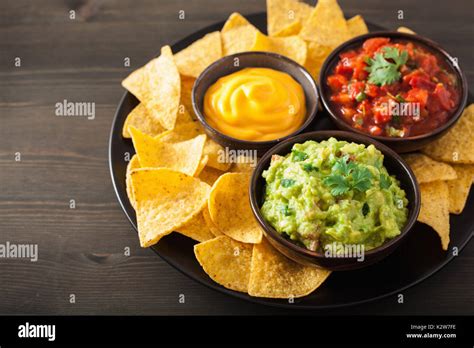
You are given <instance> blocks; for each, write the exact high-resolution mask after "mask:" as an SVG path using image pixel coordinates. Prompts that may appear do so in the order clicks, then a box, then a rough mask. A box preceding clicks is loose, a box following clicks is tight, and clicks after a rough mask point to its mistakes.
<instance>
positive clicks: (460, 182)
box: [447, 164, 474, 214]
mask: <svg viewBox="0 0 474 348" xmlns="http://www.w3.org/2000/svg"><path fill="white" fill-rule="evenodd" d="M453 167H454V170H455V171H456V174H457V179H456V180H451V181H448V182H447V184H448V189H449V212H450V213H453V214H461V212H462V211H463V210H464V207H465V205H466V201H467V197H469V192H470V190H471V185H472V180H473V178H474V165H469V164H454V165H453Z"/></svg>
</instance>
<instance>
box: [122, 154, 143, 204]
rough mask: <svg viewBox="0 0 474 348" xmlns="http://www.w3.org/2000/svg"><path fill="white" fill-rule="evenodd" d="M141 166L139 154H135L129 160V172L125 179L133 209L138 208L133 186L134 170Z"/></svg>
mask: <svg viewBox="0 0 474 348" xmlns="http://www.w3.org/2000/svg"><path fill="white" fill-rule="evenodd" d="M138 168H140V161H139V160H138V156H137V155H133V157H132V159H131V160H130V161H129V162H128V165H127V174H126V179H125V184H126V186H127V196H128V200H129V201H130V205H131V206H132V207H133V209H136V203H135V197H134V195H133V186H132V171H133V170H134V169H138Z"/></svg>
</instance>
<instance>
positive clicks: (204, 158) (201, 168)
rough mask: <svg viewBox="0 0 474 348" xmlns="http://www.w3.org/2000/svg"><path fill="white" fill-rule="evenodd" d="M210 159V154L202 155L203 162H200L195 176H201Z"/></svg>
mask: <svg viewBox="0 0 474 348" xmlns="http://www.w3.org/2000/svg"><path fill="white" fill-rule="evenodd" d="M208 161H209V156H208V155H203V156H202V157H201V162H199V166H198V168H197V169H196V173H194V176H199V175H201V172H202V171H203V170H204V168H205V167H206V165H207V162H208Z"/></svg>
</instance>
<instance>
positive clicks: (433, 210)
mask: <svg viewBox="0 0 474 348" xmlns="http://www.w3.org/2000/svg"><path fill="white" fill-rule="evenodd" d="M420 191H421V210H420V215H419V216H418V221H420V222H423V223H425V224H427V225H429V226H431V227H432V228H433V229H434V230H435V231H436V233H438V235H439V237H440V238H441V246H442V248H443V250H448V245H449V189H448V184H446V182H445V181H433V182H429V183H426V184H421V185H420Z"/></svg>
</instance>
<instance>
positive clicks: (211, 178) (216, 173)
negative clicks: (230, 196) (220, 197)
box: [199, 166, 224, 186]
mask: <svg viewBox="0 0 474 348" xmlns="http://www.w3.org/2000/svg"><path fill="white" fill-rule="evenodd" d="M222 174H224V172H223V171H221V170H218V169H215V168H212V167H209V166H207V167H205V168H204V169H203V171H202V172H201V173H200V174H199V179H201V180H202V181H204V182H205V183H206V184H208V185H211V186H212V185H214V183H215V182H216V180H217V179H219V177H220V176H221V175H222Z"/></svg>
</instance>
